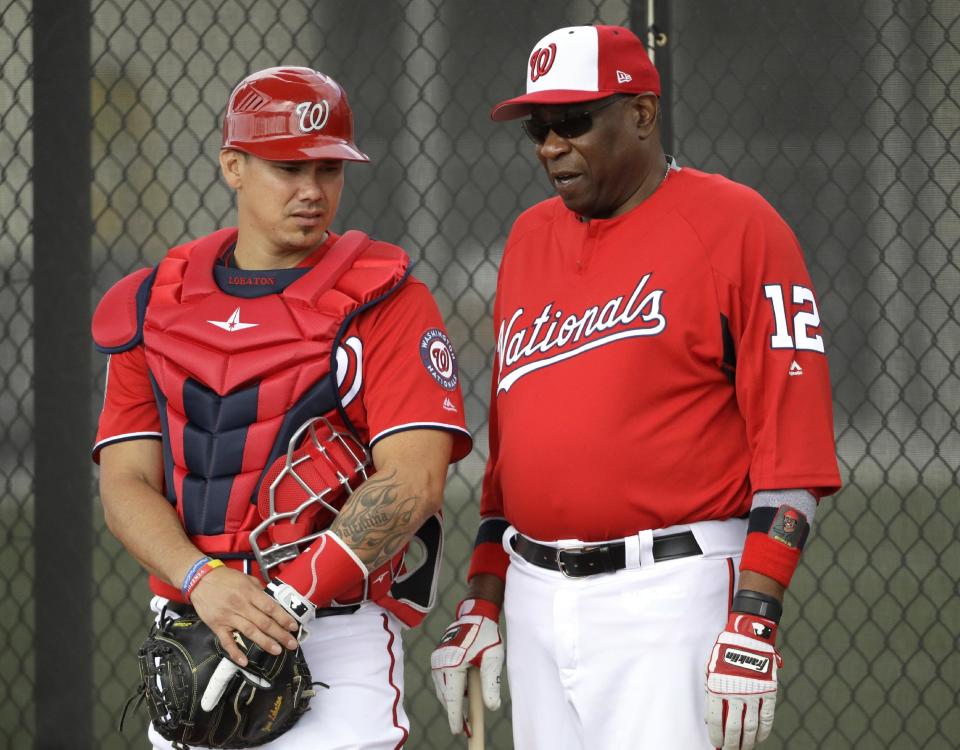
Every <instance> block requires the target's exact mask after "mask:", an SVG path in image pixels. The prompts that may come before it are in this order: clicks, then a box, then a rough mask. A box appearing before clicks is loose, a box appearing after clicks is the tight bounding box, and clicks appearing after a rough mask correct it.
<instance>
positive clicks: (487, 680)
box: [430, 599, 504, 734]
mask: <svg viewBox="0 0 960 750" xmlns="http://www.w3.org/2000/svg"><path fill="white" fill-rule="evenodd" d="M499 618H500V611H499V608H498V607H497V605H496V604H494V603H493V602H489V601H486V600H484V599H464V600H463V602H461V604H460V606H459V607H457V619H456V620H455V621H454V622H453V623H452V624H451V625H450V627H449V628H447V631H446V632H445V633H444V634H443V637H442V638H441V639H440V643H438V644H437V647H436V648H435V649H434V650H433V654H431V656H430V666H431V668H432V669H433V684H434V686H435V687H436V690H437V698H438V699H439V700H440V703H442V704H443V706H444V708H446V709H447V720H448V721H449V722H450V731H451V732H453V733H454V734H459V733H460V731H461V730H462V729H463V703H464V692H465V689H466V683H467V669H468V668H469V667H470V666H474V667H479V668H480V684H481V686H482V691H481V692H482V694H483V703H484V705H485V706H486V707H487V708H488V709H490V710H491V711H496V710H497V709H498V708H500V670H501V669H502V668H503V656H504V652H503V639H502V638H501V637H500V626H499V625H498V624H497V621H498V620H499Z"/></svg>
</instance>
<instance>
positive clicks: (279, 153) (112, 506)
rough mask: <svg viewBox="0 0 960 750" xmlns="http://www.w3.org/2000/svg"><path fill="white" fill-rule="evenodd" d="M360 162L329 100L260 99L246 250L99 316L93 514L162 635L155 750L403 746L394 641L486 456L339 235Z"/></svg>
mask: <svg viewBox="0 0 960 750" xmlns="http://www.w3.org/2000/svg"><path fill="white" fill-rule="evenodd" d="M367 161H369V158H368V157H367V155H366V154H364V153H363V152H362V151H361V150H360V149H359V148H358V146H357V144H356V143H355V142H354V134H353V113H352V111H351V109H350V105H349V103H348V101H347V96H346V93H345V92H344V90H343V89H342V88H341V86H340V85H339V84H338V83H337V82H336V81H335V80H333V79H332V78H330V77H329V76H327V75H325V74H323V73H320V72H318V71H316V70H312V69H310V68H303V67H290V66H284V67H276V68H268V69H266V70H261V71H258V72H256V73H253V74H251V75H249V76H247V77H246V78H245V79H244V80H242V81H241V82H240V83H239V84H238V85H237V87H236V88H235V89H234V90H233V92H232V93H231V95H230V98H229V100H228V102H227V107H226V113H225V116H224V120H223V140H222V145H221V148H220V153H219V163H220V171H221V175H222V177H223V179H224V182H225V183H226V184H227V185H228V186H229V188H230V189H231V190H232V191H233V192H234V193H235V195H236V207H237V226H236V227H224V228H221V229H219V230H217V231H214V232H212V233H211V234H208V235H206V236H202V237H199V238H196V239H192V240H190V241H187V242H185V243H183V244H181V245H178V246H177V247H174V248H171V249H170V251H169V252H168V253H167V254H166V256H165V257H164V258H162V259H161V260H160V262H159V263H158V264H157V266H156V267H155V268H143V269H140V270H137V271H134V272H133V273H131V274H130V275H128V276H127V277H125V278H123V279H121V280H120V281H119V282H117V284H115V285H114V286H113V287H112V288H111V289H110V290H109V291H108V292H107V293H106V295H104V298H103V299H102V300H101V302H100V304H99V306H98V307H97V311H96V313H95V315H94V319H93V338H94V341H95V342H96V345H97V348H98V349H99V350H100V351H101V352H103V353H105V354H109V355H110V359H109V361H108V365H107V382H108V384H109V386H108V387H107V388H106V389H105V397H104V405H103V410H102V412H101V415H100V421H99V426H98V433H97V442H96V445H95V447H94V460H96V461H98V462H99V463H100V497H101V500H102V503H103V508H104V515H105V519H106V522H107V525H108V527H109V528H110V530H111V531H112V532H113V534H114V535H115V536H116V537H117V538H118V539H119V540H120V542H121V543H122V544H123V545H124V547H125V548H126V549H127V550H128V551H129V552H130V554H131V555H132V556H133V557H134V558H135V559H136V560H137V561H138V562H139V563H140V564H142V565H143V567H144V568H145V569H146V570H147V571H148V572H149V573H150V588H151V591H152V592H153V594H154V598H153V601H152V602H151V609H152V610H153V612H154V613H155V614H156V615H158V619H157V624H156V626H155V627H154V630H153V632H152V633H151V635H150V637H149V638H148V639H147V641H146V642H145V643H144V645H143V647H142V649H141V651H140V654H139V659H140V665H141V676H142V685H141V688H140V691H139V695H140V697H141V698H142V702H143V703H145V704H146V705H147V708H148V710H149V712H150V717H151V720H152V721H151V726H150V728H149V730H148V737H149V740H150V743H151V744H152V746H153V748H154V750H173V749H174V748H183V747H185V746H191V747H217V748H220V747H223V748H229V747H248V746H253V745H261V746H269V747H270V748H271V750H328V749H332V748H343V747H363V748H369V749H374V748H384V749H386V748H397V747H401V746H402V745H403V743H404V742H406V739H407V736H408V732H409V722H408V720H407V717H406V713H405V711H404V707H403V670H402V664H403V645H402V641H401V639H400V630H401V628H402V627H404V626H409V627H412V626H415V625H417V624H418V623H419V622H420V621H421V620H422V619H423V617H424V616H425V615H426V613H427V612H428V611H429V610H430V608H431V607H432V605H433V602H434V599H435V591H436V574H437V566H438V565H439V561H440V558H441V554H440V553H441V549H442V524H441V522H440V509H441V506H442V502H443V488H444V484H445V480H446V472H447V467H448V465H449V464H450V462H451V461H458V460H460V459H461V458H463V457H464V456H465V455H467V453H469V452H470V448H471V440H470V435H469V433H468V432H467V430H466V428H465V425H464V417H463V414H464V407H463V397H462V394H461V392H460V385H459V379H458V371H457V358H456V353H455V351H454V349H453V346H452V344H451V342H450V340H449V338H448V337H447V334H446V331H445V330H444V327H443V320H442V318H441V316H440V313H439V310H438V309H437V306H436V303H435V302H434V300H433V298H432V297H431V295H430V292H429V291H428V290H427V288H426V286H425V285H424V284H423V283H422V282H420V281H418V280H417V279H416V278H414V277H413V276H412V275H411V274H410V258H409V256H408V255H407V254H406V252H404V250H403V249H402V248H400V247H397V246H396V245H392V244H390V243H387V242H382V241H379V240H375V239H372V238H370V237H368V236H367V235H366V234H364V233H363V232H360V231H357V230H349V231H346V232H344V233H343V235H338V234H336V233H334V232H333V231H331V230H330V226H331V224H332V222H333V221H334V219H335V217H336V214H337V209H338V207H339V205H340V198H341V194H342V192H343V187H344V180H345V171H346V167H345V165H346V164H348V163H363V162H367ZM368 467H369V470H368ZM412 548H417V551H418V552H419V554H417V555H416V558H415V564H414V562H411V561H413V560H414V556H413V555H408V554H407V552H408V551H409V550H411V549H412ZM174 615H180V616H179V617H174ZM308 631H309V635H308ZM318 680H322V681H323V683H324V684H326V685H328V686H329V690H323V691H322V692H321V693H320V694H319V695H317V696H316V697H314V698H313V699H312V700H311V696H312V694H313V692H314V689H315V684H316V681H318ZM307 709H309V710H307Z"/></svg>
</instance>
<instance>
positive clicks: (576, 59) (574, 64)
mask: <svg viewBox="0 0 960 750" xmlns="http://www.w3.org/2000/svg"><path fill="white" fill-rule="evenodd" d="M597 39H598V36H597V30H596V29H595V28H594V27H593V26H569V27H567V28H565V29H557V30H556V31H554V32H552V33H550V34H547V35H546V36H545V37H544V38H543V39H541V40H540V41H539V42H537V44H536V45H535V46H534V48H533V49H532V50H531V51H530V56H529V57H528V58H527V93H528V94H533V93H536V92H538V91H550V90H555V89H572V90H574V91H597V90H598V85H597V81H598V80H599V77H600V72H599V59H598V54H597V49H598V46H599V43H598V41H597ZM551 44H555V45H557V51H556V54H555V55H554V57H553V61H552V63H551V65H550V68H549V70H547V72H546V73H545V74H543V75H541V76H539V77H538V78H537V80H536V81H532V80H530V79H531V73H532V70H531V65H530V60H531V58H532V57H533V54H534V52H535V51H537V50H549V48H550V45H551ZM551 54H552V51H551Z"/></svg>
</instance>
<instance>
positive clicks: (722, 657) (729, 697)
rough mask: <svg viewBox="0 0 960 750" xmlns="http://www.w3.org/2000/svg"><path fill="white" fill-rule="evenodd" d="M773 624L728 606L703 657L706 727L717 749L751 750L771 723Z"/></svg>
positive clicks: (776, 663)
mask: <svg viewBox="0 0 960 750" xmlns="http://www.w3.org/2000/svg"><path fill="white" fill-rule="evenodd" d="M776 637H777V624H776V623H775V622H773V621H772V620H768V619H766V618H763V617H758V616H756V615H747V614H741V613H739V612H731V613H730V617H729V619H728V620H727V627H726V629H725V630H724V631H723V632H722V633H721V634H720V636H719V637H718V638H717V643H716V645H715V646H714V647H713V653H712V654H711V655H710V661H709V662H707V682H706V691H707V718H706V722H707V729H708V731H709V733H710V742H711V743H713V745H714V746H715V747H718V748H722V749H723V750H752V749H753V748H754V747H755V746H756V745H757V744H758V743H760V742H763V741H764V740H765V739H766V738H767V737H768V736H769V735H770V730H771V729H772V728H773V712H774V708H775V707H776V704H777V670H778V669H779V668H780V666H781V665H782V660H781V658H780V652H779V651H778V650H777V649H776V647H775V646H774V644H775V642H776Z"/></svg>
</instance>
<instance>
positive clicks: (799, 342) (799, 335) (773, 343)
mask: <svg viewBox="0 0 960 750" xmlns="http://www.w3.org/2000/svg"><path fill="white" fill-rule="evenodd" d="M763 294H764V296H765V297H766V298H767V299H768V300H770V304H771V305H772V306H773V323H774V327H775V330H774V334H773V336H771V337H770V347H771V348H772V349H796V350H798V351H811V352H820V353H821V354H823V337H822V336H819V335H816V336H811V335H810V334H809V333H808V331H809V330H810V329H811V328H819V327H820V312H819V310H817V301H816V300H815V299H814V297H813V290H811V289H808V288H807V287H805V286H800V285H799V284H794V285H793V304H794V305H796V306H801V305H806V304H807V303H810V309H809V310H806V309H802V308H801V309H799V310H797V311H796V313H795V314H794V316H793V336H791V335H790V326H789V323H788V321H787V306H786V302H785V300H784V293H783V286H782V285H781V284H764V285H763Z"/></svg>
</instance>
